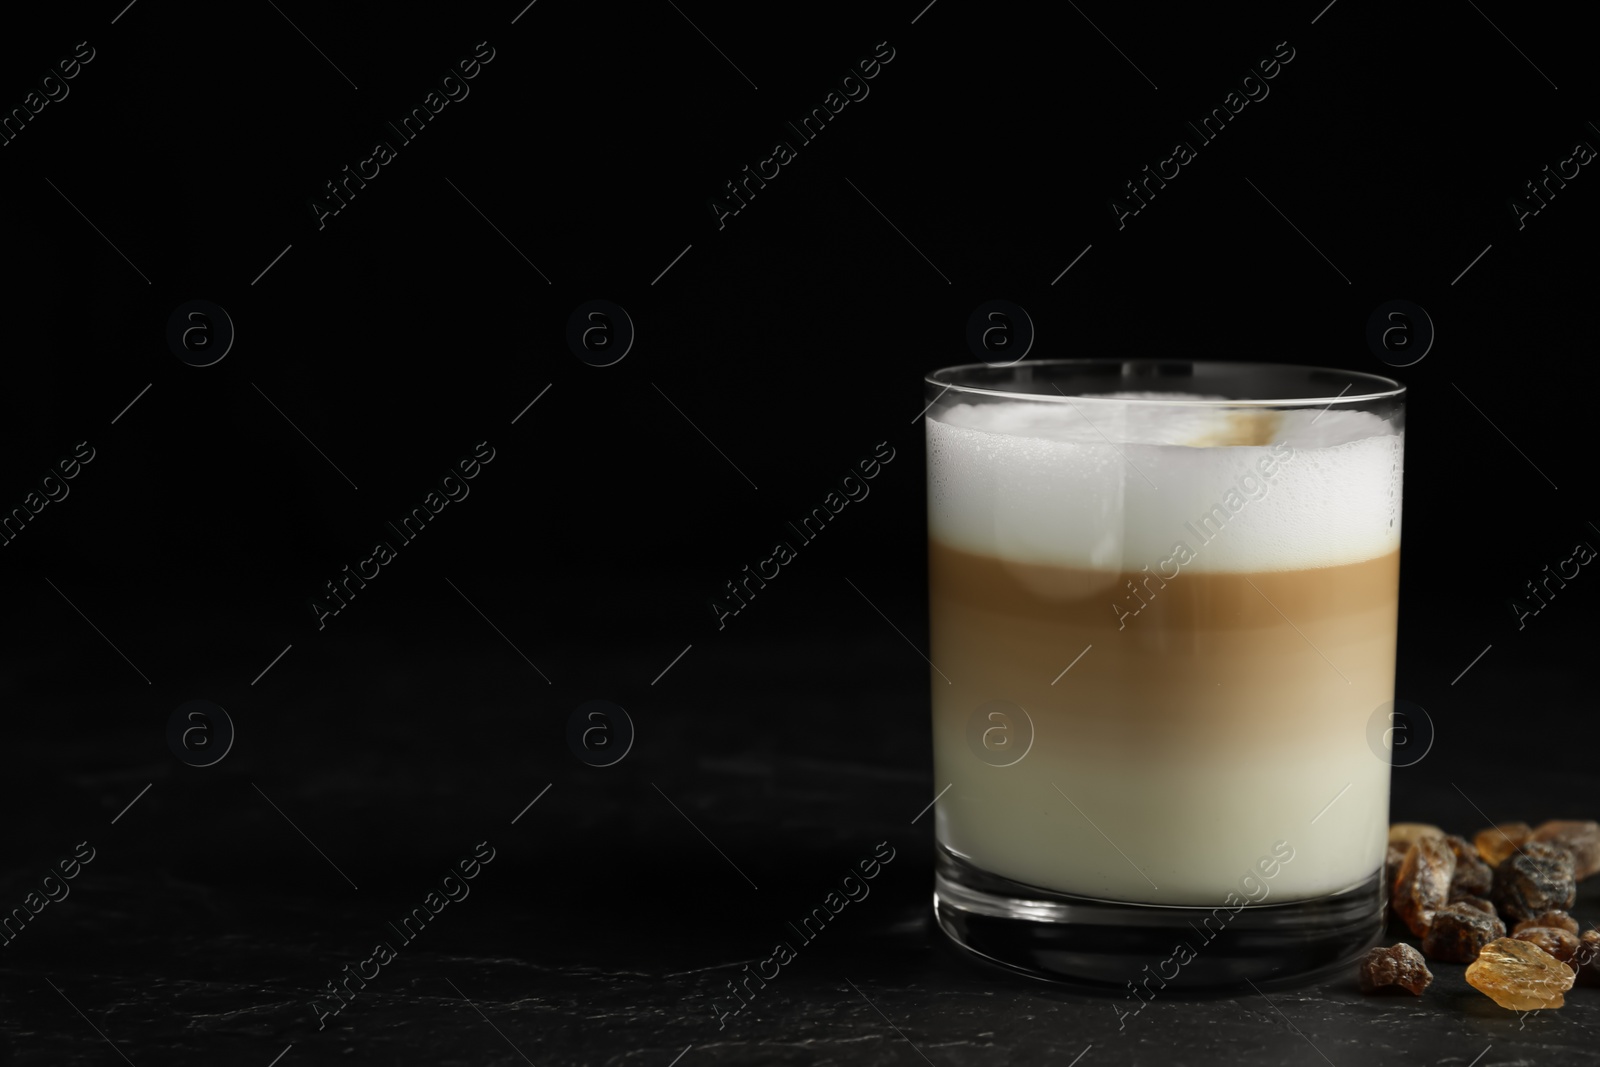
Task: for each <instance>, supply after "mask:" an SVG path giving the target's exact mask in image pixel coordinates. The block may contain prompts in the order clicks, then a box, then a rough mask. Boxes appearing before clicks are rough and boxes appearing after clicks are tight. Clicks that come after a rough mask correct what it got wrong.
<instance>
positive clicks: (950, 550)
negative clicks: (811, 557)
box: [927, 393, 1404, 907]
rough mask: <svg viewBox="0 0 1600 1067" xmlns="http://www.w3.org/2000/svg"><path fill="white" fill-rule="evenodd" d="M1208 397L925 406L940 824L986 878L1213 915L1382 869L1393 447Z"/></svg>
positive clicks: (1320, 421)
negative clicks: (1258, 888) (1252, 886)
mask: <svg viewBox="0 0 1600 1067" xmlns="http://www.w3.org/2000/svg"><path fill="white" fill-rule="evenodd" d="M1211 399H1213V400H1214V401H1215V403H1212V404H1210V405H1208V403H1207V400H1208V398H1206V397H1197V396H1195V395H1190V394H1184V395H1181V396H1171V395H1167V394H1161V393H1116V394H1110V395H1101V396H1093V395H1081V394H1080V395H1076V396H1074V397H1073V398H1072V400H1070V401H1068V400H1067V399H1066V398H1065V397H1040V398H1039V399H1037V400H1031V399H1026V398H1022V397H1016V396H1012V397H1007V398H990V397H981V398H977V399H976V400H975V402H965V401H964V402H960V403H947V404H944V405H943V406H942V407H940V408H939V409H938V410H936V411H931V412H930V414H929V417H928V419H927V445H928V494H929V498H928V518H929V585H930V608H931V645H930V649H929V658H930V659H931V661H932V663H933V665H934V670H933V672H932V673H931V678H932V693H933V725H934V765H935V776H936V781H935V788H936V789H942V788H944V787H945V786H946V785H947V784H948V785H949V789H948V791H947V792H945V793H944V794H943V795H942V796H941V798H940V800H939V802H938V805H937V807H936V812H937V815H936V827H937V838H938V842H939V844H940V845H941V846H942V849H943V850H945V851H946V852H947V853H948V854H949V855H950V856H953V857H955V858H957V859H958V860H960V861H962V862H964V863H965V864H969V865H970V866H971V868H973V869H976V870H979V871H982V872H987V873H988V874H991V875H994V876H998V877H999V878H1003V879H1007V880H1009V881H1011V882H1014V883H1019V884H1020V885H1021V886H1023V887H1038V888H1040V889H1045V890H1050V891H1053V892H1055V893H1062V894H1070V895H1073V896H1081V897H1087V898H1095V899H1097V900H1102V901H1118V902H1126V903H1131V904H1154V905H1171V906H1205V907H1211V906H1214V905H1217V904H1219V903H1220V902H1222V901H1223V899H1224V897H1225V896H1226V895H1227V894H1229V893H1230V891H1233V890H1236V889H1237V887H1238V885H1239V882H1240V874H1241V872H1249V871H1252V870H1258V869H1259V870H1262V871H1264V870H1265V868H1264V867H1260V868H1258V865H1259V864H1261V862H1262V857H1264V856H1270V855H1275V856H1276V857H1277V858H1278V860H1279V861H1280V862H1277V863H1274V865H1273V870H1272V873H1271V874H1270V875H1269V876H1267V877H1270V894H1271V897H1270V899H1271V901H1272V902H1273V903H1281V902H1286V901H1304V900H1312V899H1314V898H1322V897H1327V896H1329V895H1331V894H1337V893H1340V892H1343V891H1345V890H1350V889H1352V888H1353V887H1356V886H1358V885H1362V884H1363V883H1371V880H1372V878H1373V875H1374V873H1375V872H1377V871H1379V870H1381V869H1382V867H1383V861H1384V849H1385V842H1386V829H1387V825H1388V800H1389V762H1388V760H1387V759H1386V758H1385V749H1384V747H1383V746H1385V745H1387V744H1388V742H1389V738H1388V736H1387V734H1386V733H1385V732H1384V731H1383V729H1382V728H1381V726H1380V729H1379V730H1378V731H1377V732H1376V734H1374V732H1373V730H1372V728H1371V726H1372V723H1373V722H1374V718H1375V716H1376V717H1379V718H1380V719H1381V718H1382V717H1383V716H1384V715H1386V711H1385V709H1386V708H1387V707H1389V706H1392V705H1391V702H1392V701H1393V699H1394V671H1395V626H1396V619H1397V614H1398V607H1397V598H1398V590H1399V565H1400V564H1399V545H1400V472H1401V461H1402V454H1403V447H1404V445H1403V442H1404V438H1403V433H1402V432H1401V431H1400V430H1399V429H1398V428H1397V426H1396V425H1394V424H1392V423H1391V422H1390V421H1388V420H1386V419H1384V418H1382V417H1380V416H1379V415H1376V414H1373V413H1371V412H1369V411H1363V410H1350V409H1342V408H1337V407H1334V408H1332V409H1329V408H1323V409H1322V410H1318V409H1317V408H1310V407H1300V408H1294V407H1290V408H1288V409H1285V410H1278V409H1275V408H1272V407H1268V406H1259V407H1253V408H1252V407H1248V406H1241V407H1229V406H1226V404H1225V403H1224V402H1223V401H1222V398H1220V397H1219V398H1211ZM1374 737H1377V738H1379V740H1378V741H1377V742H1376V743H1375V742H1374V741H1373V738H1374ZM1286 854H1287V855H1288V856H1289V857H1291V858H1290V859H1285V855H1286ZM1263 895H1265V894H1263ZM1252 899H1256V898H1252Z"/></svg>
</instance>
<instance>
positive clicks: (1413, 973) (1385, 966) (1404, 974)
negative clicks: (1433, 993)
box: [1356, 943, 1433, 997]
mask: <svg viewBox="0 0 1600 1067" xmlns="http://www.w3.org/2000/svg"><path fill="white" fill-rule="evenodd" d="M1356 980H1357V982H1359V983H1360V985H1361V992H1363V993H1393V992H1397V991H1399V990H1404V991H1405V992H1407V993H1410V994H1411V995H1412V996H1414V997H1420V996H1421V995H1422V991H1423V990H1424V989H1427V988H1428V983H1429V982H1431V981H1433V972H1431V971H1429V970H1428V964H1427V962H1426V961H1424V960H1423V958H1422V953H1420V952H1418V951H1417V950H1416V949H1414V948H1412V947H1411V946H1410V945H1407V944H1404V943H1402V944H1398V945H1391V946H1390V947H1388V948H1374V949H1371V950H1370V951H1368V952H1367V954H1366V956H1365V957H1364V958H1363V959H1362V960H1361V968H1360V970H1359V971H1357V973H1356Z"/></svg>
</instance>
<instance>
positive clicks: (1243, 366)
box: [922, 358, 1406, 408]
mask: <svg viewBox="0 0 1600 1067" xmlns="http://www.w3.org/2000/svg"><path fill="white" fill-rule="evenodd" d="M1173 364H1185V365H1189V366H1195V367H1207V368H1214V369H1217V370H1227V371H1242V372H1249V371H1252V370H1268V371H1301V372H1305V373H1307V374H1310V373H1313V372H1315V373H1322V374H1331V375H1336V376H1338V377H1341V378H1345V379H1349V380H1350V382H1351V386H1354V385H1355V384H1356V383H1357V382H1367V383H1370V387H1369V388H1370V391H1368V392H1362V393H1350V392H1340V393H1338V394H1335V395H1334V396H1319V397H1278V398H1270V397H1267V398H1253V399H1228V398H1222V399H1217V398H1212V397H1199V396H1196V397H1182V398H1176V399H1175V398H1171V397H1113V396H1078V395H1072V394H1070V393H1060V395H1058V396H1051V395H1050V394H1048V393H1024V392H1017V391H1014V390H1009V389H998V388H994V387H992V386H985V385H974V384H969V383H965V382H962V381H959V380H947V379H959V378H960V377H961V376H963V374H964V373H965V372H969V371H974V370H986V371H1003V370H1009V369H1011V368H1014V367H1085V368H1086V367H1156V366H1162V365H1169V366H1170V365H1173ZM922 380H923V381H924V382H926V383H927V384H928V385H939V386H943V387H944V388H943V389H942V390H940V393H939V396H940V397H942V396H944V394H945V393H948V392H950V391H951V390H957V391H961V392H967V393H977V394H980V395H983V396H993V397H1004V398H1006V399H1010V400H1031V401H1042V402H1045V403H1051V404H1059V403H1075V402H1078V401H1083V402H1086V403H1091V404H1103V403H1110V404H1154V405H1166V406H1170V407H1215V408H1222V407H1309V406H1312V405H1315V404H1325V405H1328V406H1332V405H1333V404H1355V403H1370V402H1372V401H1376V400H1396V401H1403V400H1404V398H1405V393H1406V387H1405V386H1404V385H1402V384H1401V383H1400V382H1398V381H1396V380H1395V379H1393V378H1386V377H1384V376H1383V375H1381V374H1370V373H1368V372H1366V371H1355V370H1344V369H1342V368H1339V367H1319V366H1312V365H1308V364H1301V363H1241V362H1238V361H1234V360H1203V359H1113V358H1090V359H1035V360H1019V361H1018V362H1016V363H1004V364H993V363H960V364H956V365H955V366H950V367H940V368H939V369H938V370H932V371H929V372H928V373H927V374H925V375H923V379H922ZM1351 386H1347V387H1346V388H1350V387H1351ZM1058 392H1059V389H1058ZM935 399H938V398H935Z"/></svg>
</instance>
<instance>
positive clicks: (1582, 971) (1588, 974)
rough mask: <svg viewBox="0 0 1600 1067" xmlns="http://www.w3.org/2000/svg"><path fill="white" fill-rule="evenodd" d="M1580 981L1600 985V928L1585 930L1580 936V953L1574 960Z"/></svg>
mask: <svg viewBox="0 0 1600 1067" xmlns="http://www.w3.org/2000/svg"><path fill="white" fill-rule="evenodd" d="M1572 969H1573V970H1575V971H1577V972H1578V981H1580V982H1582V983H1583V984H1584V985H1600V930H1585V931H1584V932H1583V933H1582V934H1581V935H1580V936H1579V938H1578V955H1577V957H1576V958H1575V959H1574V960H1573V961H1572Z"/></svg>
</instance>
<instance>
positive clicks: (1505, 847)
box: [1472, 822, 1533, 867]
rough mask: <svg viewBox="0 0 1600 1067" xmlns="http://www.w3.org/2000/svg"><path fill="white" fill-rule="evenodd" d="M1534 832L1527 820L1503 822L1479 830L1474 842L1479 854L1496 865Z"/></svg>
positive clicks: (1492, 865)
mask: <svg viewBox="0 0 1600 1067" xmlns="http://www.w3.org/2000/svg"><path fill="white" fill-rule="evenodd" d="M1532 833H1533V827H1531V826H1529V825H1528V824H1527V823H1525V822H1503V823H1501V824H1500V825H1499V826H1491V827H1490V828H1489V829H1487V830H1479V831H1478V833H1477V835H1476V836H1474V837H1473V839H1472V843H1473V844H1474V845H1476V846H1477V849H1478V855H1480V856H1482V857H1483V860H1484V862H1485V863H1487V864H1488V865H1489V866H1491V867H1496V866H1499V864H1500V861H1502V860H1504V859H1505V858H1506V857H1507V856H1509V855H1511V854H1512V853H1513V852H1515V851H1516V850H1517V849H1518V848H1520V847H1521V846H1522V844H1523V842H1525V841H1527V840H1528V837H1529V836H1530V835H1531V834H1532Z"/></svg>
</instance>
